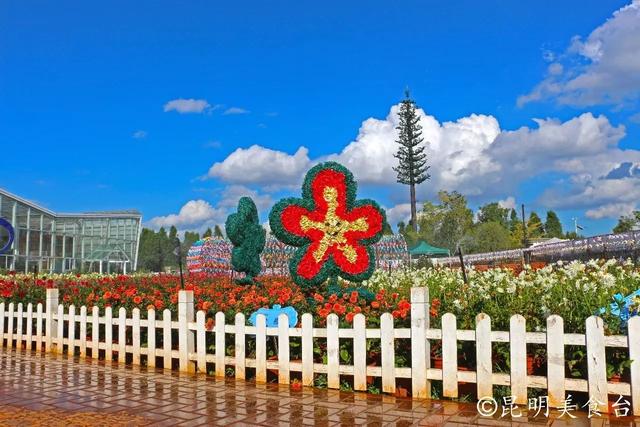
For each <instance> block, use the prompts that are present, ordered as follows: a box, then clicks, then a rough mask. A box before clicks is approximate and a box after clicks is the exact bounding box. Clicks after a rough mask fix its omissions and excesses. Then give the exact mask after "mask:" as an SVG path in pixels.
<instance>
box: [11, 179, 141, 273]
mask: <svg viewBox="0 0 640 427" xmlns="http://www.w3.org/2000/svg"><path fill="white" fill-rule="evenodd" d="M0 218H4V219H5V220H6V221H8V222H9V223H10V224H11V225H12V227H13V229H14V240H13V243H12V244H11V246H10V247H9V248H8V249H7V250H5V251H4V252H3V253H0V270H2V269H4V270H15V271H24V272H31V271H33V270H34V268H37V270H38V271H39V272H51V273H53V272H59V273H60V272H65V271H82V272H100V273H128V272H131V271H134V270H136V267H137V260H138V248H139V243H140V232H141V229H142V227H141V223H142V215H141V214H140V212H138V211H135V210H126V211H113V212H88V213H80V214H59V213H55V212H52V211H50V210H48V209H46V208H43V207H41V206H38V205H37V204H35V203H33V202H30V201H28V200H24V199H22V198H21V197H18V196H16V195H15V194H11V193H9V192H8V191H5V190H3V189H2V188H0ZM8 235H9V234H8V231H7V230H6V229H5V228H4V227H0V248H2V247H3V246H6V243H8Z"/></svg>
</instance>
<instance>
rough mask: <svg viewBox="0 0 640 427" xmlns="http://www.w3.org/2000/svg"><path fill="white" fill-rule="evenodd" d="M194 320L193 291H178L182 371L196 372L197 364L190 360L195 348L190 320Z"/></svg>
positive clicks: (179, 347) (179, 346)
mask: <svg viewBox="0 0 640 427" xmlns="http://www.w3.org/2000/svg"><path fill="white" fill-rule="evenodd" d="M194 320H195V311H194V307H193V291H178V351H179V353H180V371H182V372H190V373H195V372H196V367H195V364H194V363H193V362H190V361H189V353H193V352H194V350H195V340H194V336H193V331H190V330H189V322H193V321H194Z"/></svg>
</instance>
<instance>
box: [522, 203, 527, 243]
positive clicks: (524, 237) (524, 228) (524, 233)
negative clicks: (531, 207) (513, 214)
mask: <svg viewBox="0 0 640 427" xmlns="http://www.w3.org/2000/svg"><path fill="white" fill-rule="evenodd" d="M521 208H522V246H524V247H525V248H526V247H528V246H529V240H528V239H527V222H526V220H525V217H524V203H523V204H522V205H521Z"/></svg>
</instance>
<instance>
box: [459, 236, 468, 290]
mask: <svg viewBox="0 0 640 427" xmlns="http://www.w3.org/2000/svg"><path fill="white" fill-rule="evenodd" d="M458 257H459V258H460V268H462V280H464V283H465V284H467V283H469V281H468V280H467V270H466V269H465V268H464V258H463V257H462V246H460V245H458Z"/></svg>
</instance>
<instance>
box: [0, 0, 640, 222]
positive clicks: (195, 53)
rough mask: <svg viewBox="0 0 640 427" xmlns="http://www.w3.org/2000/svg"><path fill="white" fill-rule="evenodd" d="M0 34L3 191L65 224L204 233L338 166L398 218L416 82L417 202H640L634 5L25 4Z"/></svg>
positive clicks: (2, 19)
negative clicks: (422, 149)
mask: <svg viewBox="0 0 640 427" xmlns="http://www.w3.org/2000/svg"><path fill="white" fill-rule="evenodd" d="M616 11H618V12H617V13H616ZM0 38H1V40H2V43H0V117H1V118H0V144H1V146H2V149H3V150H4V154H3V160H4V161H3V162H2V163H3V173H2V175H1V178H0V186H2V187H4V188H6V189H7V190H9V191H12V192H14V193H17V194H19V195H21V196H23V197H25V198H28V199H31V200H34V201H36V202H38V203H41V204H43V205H45V206H47V207H49V208H51V209H53V210H57V211H65V212H67V211H89V210H107V209H118V208H137V209H139V210H140V211H142V212H143V215H144V218H145V220H147V221H148V224H149V225H152V226H156V227H158V226H161V225H169V224H171V223H175V224H176V225H178V227H179V228H180V229H182V230H186V229H202V228H206V226H208V225H211V224H214V223H222V222H224V218H225V217H226V215H227V214H228V213H229V210H230V209H232V208H233V205H234V203H235V201H237V198H238V197H240V196H241V195H243V194H248V195H253V196H255V197H256V199H257V200H258V206H259V208H260V210H261V213H262V217H263V218H264V217H266V214H267V213H268V210H269V209H270V207H271V205H272V204H273V203H274V202H275V201H277V200H278V199H279V198H280V197H281V196H282V195H285V194H297V193H298V192H299V190H298V189H297V188H296V186H297V184H298V183H299V182H300V178H301V176H302V174H303V173H304V171H306V169H308V167H309V166H310V165H312V164H313V163H314V162H316V161H319V160H323V159H326V158H332V159H337V160H339V161H342V162H343V163H345V164H347V165H348V166H349V167H350V168H351V169H352V170H353V171H354V173H355V175H356V177H357V178H359V179H360V182H361V191H360V194H361V195H362V196H367V197H374V198H376V199H378V200H379V201H380V202H381V204H382V205H384V206H385V207H387V208H389V210H390V211H389V212H390V217H391V218H392V221H393V222H394V223H395V222H396V221H397V220H399V219H402V218H403V217H404V216H406V215H407V212H408V209H407V206H406V201H407V200H406V197H405V195H406V194H408V190H407V189H406V188H404V187H400V186H398V185H395V184H393V176H392V174H390V168H391V166H392V162H393V159H392V158H391V159H390V158H389V157H390V156H389V152H390V151H389V150H391V151H393V148H394V147H393V139H394V136H393V124H394V120H395V119H394V114H393V112H394V111H395V110H394V108H393V106H394V105H395V104H397V103H398V102H399V101H400V100H401V99H402V94H403V90H404V88H405V87H406V86H409V87H410V88H411V91H412V94H413V96H414V98H415V99H416V101H417V103H418V105H419V106H420V107H421V108H422V109H423V111H424V119H423V126H424V127H425V136H426V137H427V139H428V140H430V141H429V142H430V143H431V145H430V148H429V152H430V157H431V158H432V162H431V167H432V170H431V172H432V175H433V178H432V180H431V181H427V182H426V183H425V184H424V185H423V186H422V188H421V189H419V191H418V193H419V195H420V198H421V200H433V199H434V195H435V193H436V192H437V191H438V190H439V189H441V188H444V189H449V190H459V191H460V192H462V193H463V194H465V195H467V196H468V197H469V200H470V203H471V205H472V206H474V207H477V206H478V205H480V204H482V203H484V202H487V201H493V200H503V201H504V202H505V203H506V204H507V205H508V204H510V203H513V202H514V201H515V203H517V204H519V203H526V205H527V207H528V208H531V209H535V210H537V211H538V212H539V213H544V211H546V209H548V208H553V209H555V210H557V211H558V212H559V214H560V217H561V219H562V220H563V223H564V225H565V226H566V227H569V226H570V225H571V218H572V217H574V216H577V217H578V218H579V220H580V222H581V223H582V224H583V225H585V226H586V230H585V232H586V233H587V234H597V233H601V232H608V231H609V230H610V229H611V227H612V225H613V224H615V222H616V221H615V218H617V217H618V216H619V215H620V214H623V213H628V212H629V211H631V210H632V209H635V208H637V205H636V202H635V200H638V198H639V197H640V180H638V174H636V173H635V170H636V164H638V165H640V147H639V146H638V137H639V136H640V114H639V111H640V110H639V108H638V105H639V104H638V98H639V96H640V77H638V76H640V59H639V58H640V3H639V2H636V3H634V4H632V5H629V1H608V2H602V1H580V2H578V1H566V2H551V1H544V2H503V1H493V2H492V1H488V2H472V1H464V2H460V3H458V4H455V5H454V4H451V2H437V3H436V2H422V1H420V2H419V1H415V2H397V4H390V3H388V2H377V1H368V2H315V3H311V2H293V1H286V2H285V1H274V2H268V3H267V2H235V3H234V4H233V5H231V4H230V3H228V4H222V3H218V4H216V3H214V2H208V1H201V2H195V1H194V2H156V1H154V2H144V1H140V2H117V1H114V2H104V3H102V4H97V3H95V2H58V3H51V2H32V1H21V2H12V3H8V2H7V3H5V4H3V6H2V7H1V8H0ZM533 119H542V120H543V121H538V122H534V121H533ZM525 126H526V127H527V128H523V127H525ZM250 147H253V148H251V149H250ZM301 147H303V148H301ZM295 153H298V154H297V155H296V156H294V154H295ZM285 169H287V170H289V172H287V173H283V171H284V170H285ZM613 170H615V171H617V172H616V173H614V174H613V175H609V173H610V172H611V171H613ZM607 176H609V178H606V177H607ZM612 177H613V178H612Z"/></svg>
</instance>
